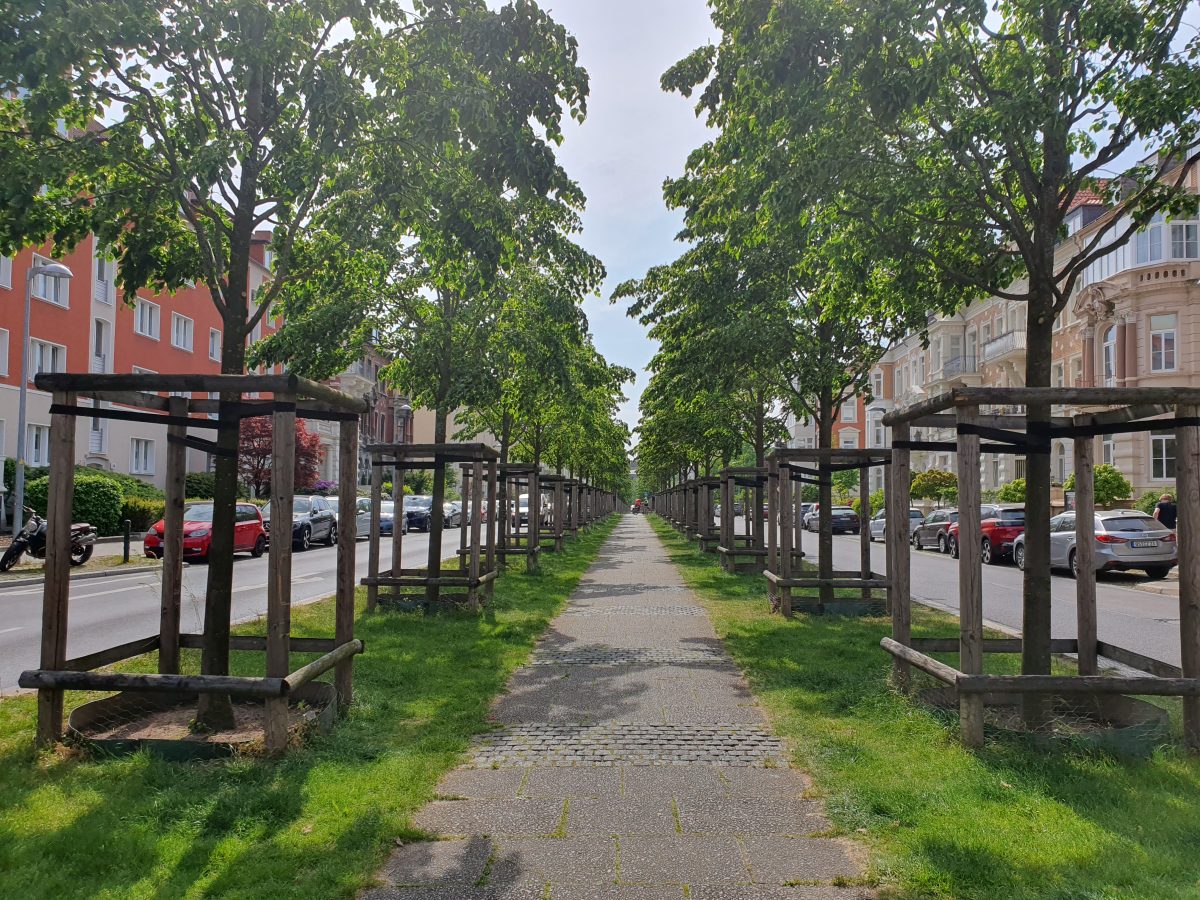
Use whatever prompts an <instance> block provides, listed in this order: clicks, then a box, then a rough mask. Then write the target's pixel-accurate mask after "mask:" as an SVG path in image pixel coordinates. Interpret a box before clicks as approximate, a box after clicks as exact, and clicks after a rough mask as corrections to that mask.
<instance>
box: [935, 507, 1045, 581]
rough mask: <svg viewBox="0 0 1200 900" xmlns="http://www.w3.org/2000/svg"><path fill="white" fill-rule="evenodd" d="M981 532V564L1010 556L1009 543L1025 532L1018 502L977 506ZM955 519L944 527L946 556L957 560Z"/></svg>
mask: <svg viewBox="0 0 1200 900" xmlns="http://www.w3.org/2000/svg"><path fill="white" fill-rule="evenodd" d="M979 518H980V522H979V530H980V532H981V537H980V541H981V547H980V551H979V552H980V557H981V559H982V560H983V564H984V565H985V566H994V565H996V564H997V563H999V562H1000V560H1001V559H1003V558H1004V557H1006V556H1009V555H1011V553H1012V549H1013V544H1014V543H1015V542H1016V540H1017V538H1018V537H1019V536H1020V535H1021V534H1023V533H1024V531H1025V507H1024V506H1021V505H1020V504H996V503H985V504H984V505H983V506H981V507H980V508H979ZM958 525H959V523H958V522H954V523H952V524H951V525H950V527H949V528H948V529H946V540H947V541H948V542H949V544H950V555H951V556H953V557H954V558H955V559H958V551H959V547H958Z"/></svg>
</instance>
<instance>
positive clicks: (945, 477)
mask: <svg viewBox="0 0 1200 900" xmlns="http://www.w3.org/2000/svg"><path fill="white" fill-rule="evenodd" d="M909 495H910V496H912V497H915V498H916V499H918V500H933V501H935V502H936V503H937V505H938V506H941V505H942V504H943V503H953V502H954V501H955V500H956V499H957V498H958V477H957V476H956V475H955V474H954V473H953V472H947V471H946V470H945V469H926V470H925V471H924V472H918V473H917V474H916V475H914V476H913V478H912V486H911V488H910V489H909Z"/></svg>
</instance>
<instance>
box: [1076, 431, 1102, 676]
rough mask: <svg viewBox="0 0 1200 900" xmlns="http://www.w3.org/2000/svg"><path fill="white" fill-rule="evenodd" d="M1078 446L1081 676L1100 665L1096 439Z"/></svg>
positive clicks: (1080, 440) (1080, 439) (1095, 671)
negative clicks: (1097, 623) (1097, 619)
mask: <svg viewBox="0 0 1200 900" xmlns="http://www.w3.org/2000/svg"><path fill="white" fill-rule="evenodd" d="M1074 444H1075V562H1076V563H1077V564H1078V567H1079V575H1078V576H1077V577H1076V579H1075V616H1076V633H1077V635H1078V638H1079V654H1078V661H1079V674H1080V675H1097V674H1099V669H1098V668H1097V664H1096V480H1095V472H1094V470H1093V462H1094V453H1095V451H1094V444H1095V439H1094V438H1091V437H1077V438H1075V441H1074Z"/></svg>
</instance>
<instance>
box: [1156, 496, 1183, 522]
mask: <svg viewBox="0 0 1200 900" xmlns="http://www.w3.org/2000/svg"><path fill="white" fill-rule="evenodd" d="M1178 515H1179V511H1178V508H1177V507H1176V506H1175V498H1174V497H1172V496H1171V495H1170V494H1163V495H1162V496H1161V497H1159V498H1158V503H1156V504H1155V506H1154V518H1156V519H1158V521H1160V522H1161V523H1162V524H1163V525H1165V526H1166V527H1167V528H1170V529H1172V530H1174V528H1175V522H1176V520H1177V519H1178Z"/></svg>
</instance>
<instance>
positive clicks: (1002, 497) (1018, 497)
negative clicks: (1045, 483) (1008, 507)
mask: <svg viewBox="0 0 1200 900" xmlns="http://www.w3.org/2000/svg"><path fill="white" fill-rule="evenodd" d="M1028 495H1029V488H1028V485H1027V483H1026V481H1025V479H1024V478H1014V479H1013V480H1012V481H1010V482H1009V483H1008V484H1003V485H1001V486H1000V489H999V490H997V491H996V499H997V500H998V501H999V502H1001V503H1024V502H1025V501H1026V499H1027V498H1028ZM1026 518H1028V515H1026Z"/></svg>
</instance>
